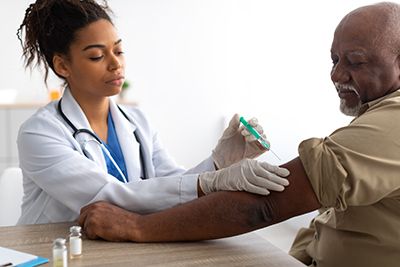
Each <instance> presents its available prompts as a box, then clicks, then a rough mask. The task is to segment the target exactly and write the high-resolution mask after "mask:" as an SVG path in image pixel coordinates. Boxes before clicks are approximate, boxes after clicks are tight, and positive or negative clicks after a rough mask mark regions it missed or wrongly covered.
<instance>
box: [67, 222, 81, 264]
mask: <svg viewBox="0 0 400 267" xmlns="http://www.w3.org/2000/svg"><path fill="white" fill-rule="evenodd" d="M69 231H70V235H69V257H70V258H71V259H79V258H81V257H82V238H81V236H82V234H81V227H80V226H72V227H71V228H69Z"/></svg>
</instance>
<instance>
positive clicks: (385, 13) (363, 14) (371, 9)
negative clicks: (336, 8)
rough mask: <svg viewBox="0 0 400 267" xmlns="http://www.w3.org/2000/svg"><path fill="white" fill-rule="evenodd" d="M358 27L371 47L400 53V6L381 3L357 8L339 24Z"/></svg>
mask: <svg viewBox="0 0 400 267" xmlns="http://www.w3.org/2000/svg"><path fill="white" fill-rule="evenodd" d="M346 25H347V26H348V25H352V27H354V25H358V26H357V30H359V31H360V34H361V33H362V34H363V35H364V37H366V38H369V40H370V42H371V45H373V46H374V47H376V48H377V49H383V50H385V51H386V52H392V53H397V54H399V53H400V5H399V4H397V3H392V2H381V3H377V4H374V5H368V6H363V7H360V8H357V9H355V10H353V11H352V12H350V13H349V14H347V15H346V16H345V17H344V18H343V19H342V21H341V22H340V23H339V25H338V28H339V27H341V26H346Z"/></svg>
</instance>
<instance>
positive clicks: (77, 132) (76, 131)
mask: <svg viewBox="0 0 400 267" xmlns="http://www.w3.org/2000/svg"><path fill="white" fill-rule="evenodd" d="M61 100H62V98H61V99H60V100H59V101H58V105H57V108H58V112H59V113H60V115H61V117H62V118H63V120H64V121H65V122H67V124H68V125H69V126H70V127H71V128H72V130H73V131H74V132H73V134H72V136H73V137H74V138H75V139H76V136H77V135H78V134H80V133H86V134H89V135H90V136H92V137H93V138H94V139H92V140H86V141H85V142H84V144H83V145H82V151H83V154H84V155H85V157H88V155H87V154H86V153H85V147H86V145H87V143H88V142H90V141H93V142H95V143H97V144H98V145H99V146H100V148H101V149H102V150H103V151H104V153H105V154H106V155H107V156H108V157H109V159H110V160H111V162H112V163H113V165H114V167H115V168H116V169H117V170H118V172H119V174H120V175H121V177H122V179H123V180H124V182H125V183H127V182H128V181H127V179H126V177H125V175H124V174H123V172H122V171H121V169H120V168H119V166H118V164H117V163H116V162H115V160H114V158H113V157H112V156H111V153H110V152H109V151H108V149H107V148H106V147H105V146H104V144H103V142H102V141H101V139H100V138H99V137H98V136H97V135H96V134H95V133H94V132H93V131H91V130H89V129H85V128H81V129H78V128H76V127H75V125H74V124H73V123H72V122H71V121H70V120H69V119H68V118H67V116H66V115H65V114H64V112H63V111H62V108H61ZM118 109H119V110H120V111H121V113H122V114H123V115H124V117H125V118H126V119H127V120H128V121H129V122H131V120H130V119H129V118H128V116H127V115H126V114H125V112H124V111H123V110H122V109H121V108H120V107H119V106H118ZM131 123H132V122H131ZM134 135H135V138H136V140H137V141H138V143H139V154H140V163H141V167H142V171H143V176H144V177H143V178H142V179H147V170H146V164H145V163H144V153H143V151H142V150H143V149H142V144H141V142H140V139H139V136H138V134H137V133H136V131H135V132H134Z"/></svg>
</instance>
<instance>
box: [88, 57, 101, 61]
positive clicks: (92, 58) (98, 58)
mask: <svg viewBox="0 0 400 267" xmlns="http://www.w3.org/2000/svg"><path fill="white" fill-rule="evenodd" d="M102 58H103V56H99V57H91V58H90V60H93V61H96V60H100V59H102Z"/></svg>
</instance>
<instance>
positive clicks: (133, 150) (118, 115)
mask: <svg viewBox="0 0 400 267" xmlns="http://www.w3.org/2000/svg"><path fill="white" fill-rule="evenodd" d="M110 111H111V116H112V118H113V122H114V127H115V131H116V133H117V137H118V141H119V143H120V146H121V150H122V154H123V155H124V159H125V165H126V171H127V173H128V180H129V181H132V180H139V177H140V174H141V173H140V171H141V166H140V164H139V165H138V162H139V163H140V160H141V158H140V152H139V151H140V144H139V143H138V142H137V141H136V139H135V135H134V132H135V131H138V129H137V126H136V125H135V122H134V120H133V118H132V117H130V116H129V113H127V112H124V113H125V115H126V116H127V117H128V119H127V118H126V117H125V115H124V114H123V113H122V112H121V111H120V110H119V108H118V106H117V104H116V103H115V102H114V100H113V99H112V98H110Z"/></svg>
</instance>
